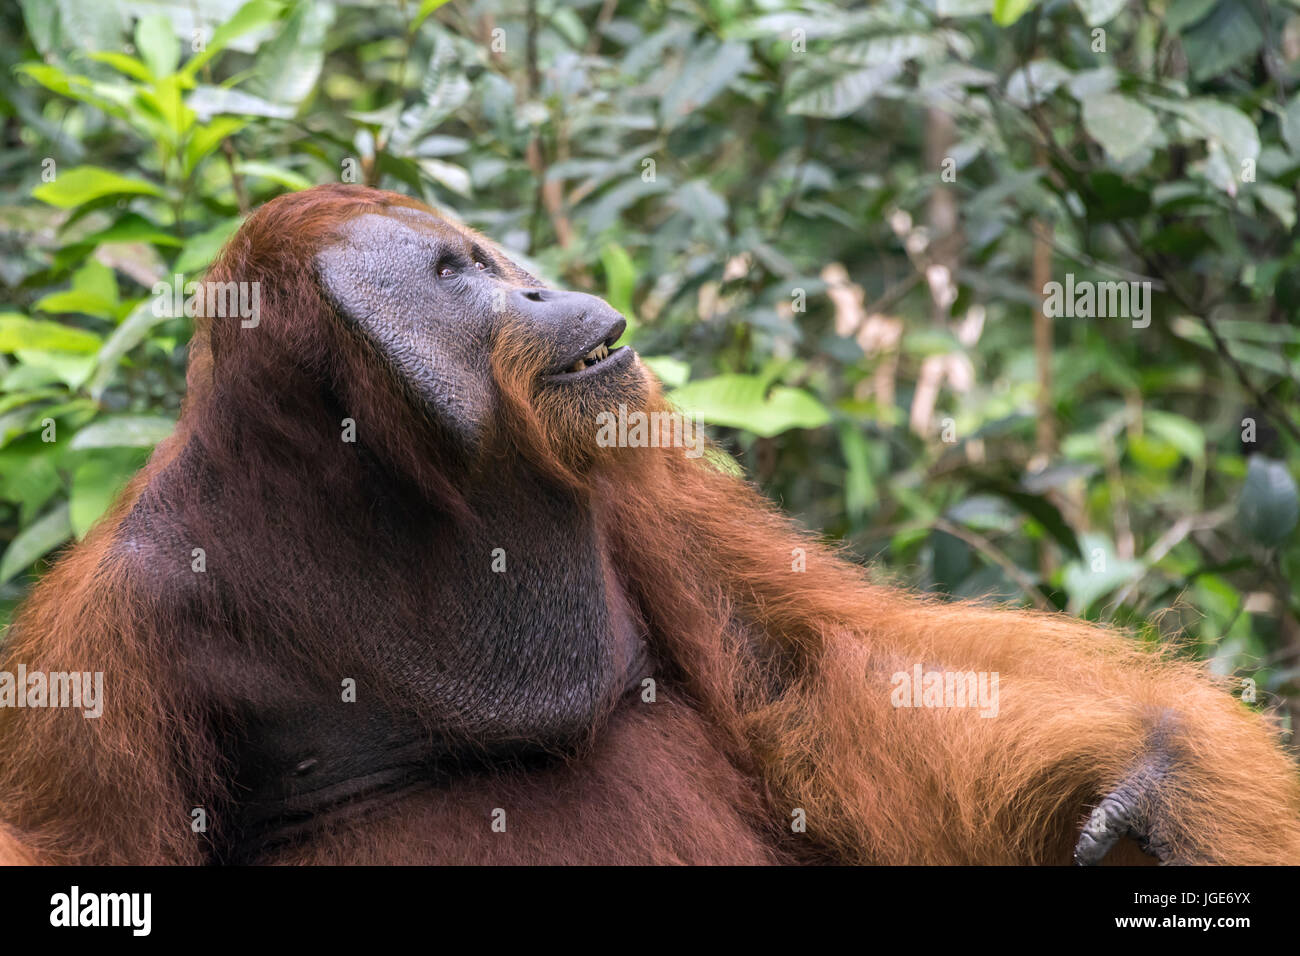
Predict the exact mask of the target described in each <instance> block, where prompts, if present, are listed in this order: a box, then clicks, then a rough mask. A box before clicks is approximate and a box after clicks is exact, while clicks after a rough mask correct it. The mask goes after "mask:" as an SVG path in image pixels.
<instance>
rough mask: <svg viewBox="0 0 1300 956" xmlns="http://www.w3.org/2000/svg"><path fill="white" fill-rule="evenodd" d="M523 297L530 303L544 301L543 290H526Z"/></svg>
mask: <svg viewBox="0 0 1300 956" xmlns="http://www.w3.org/2000/svg"><path fill="white" fill-rule="evenodd" d="M523 295H524V298H525V299H527V300H528V301H529V302H541V301H543V297H542V290H541V289H525V290H524V293H523Z"/></svg>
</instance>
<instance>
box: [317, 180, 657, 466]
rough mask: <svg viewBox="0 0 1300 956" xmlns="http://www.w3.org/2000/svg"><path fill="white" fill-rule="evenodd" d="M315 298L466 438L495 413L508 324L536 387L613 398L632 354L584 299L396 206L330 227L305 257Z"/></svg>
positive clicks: (600, 305)
mask: <svg viewBox="0 0 1300 956" xmlns="http://www.w3.org/2000/svg"><path fill="white" fill-rule="evenodd" d="M315 266H316V270H317V273H318V278H319V281H320V284H321V287H322V289H323V290H324V292H325V295H326V296H327V298H329V300H330V301H331V302H332V303H333V304H334V306H335V308H336V309H337V310H338V311H339V313H340V314H341V315H342V316H343V318H344V319H345V320H346V321H349V322H351V323H353V324H354V325H355V326H356V327H357V329H359V330H360V331H361V332H362V333H363V334H364V335H366V336H367V337H368V338H369V339H370V340H371V341H372V342H373V343H374V344H375V345H376V346H377V347H378V349H379V351H380V352H381V353H382V354H383V355H384V356H386V357H387V359H388V360H389V361H390V362H392V364H393V366H394V368H395V369H396V371H397V372H398V374H399V375H400V376H401V377H402V378H403V379H404V380H405V381H407V382H408V383H409V384H410V385H411V386H412V387H413V388H414V390H415V392H416V394H417V395H419V396H420V397H421V398H422V399H423V400H424V401H425V402H427V403H428V405H429V407H430V409H431V410H432V411H433V412H434V414H435V415H436V416H437V417H438V418H439V419H440V420H441V421H442V422H443V423H444V424H445V425H446V426H447V427H448V428H449V429H450V432H451V434H454V435H458V436H460V437H461V438H462V439H463V440H465V441H466V442H467V443H469V444H471V445H473V444H474V443H476V441H477V439H478V438H479V436H480V435H481V434H482V433H483V430H484V428H485V426H486V425H487V423H488V422H489V420H490V419H491V417H492V416H493V415H494V414H495V412H496V391H495V388H494V385H493V382H492V376H491V350H492V347H493V342H494V339H495V337H496V335H497V334H498V333H499V332H500V331H501V330H502V329H504V328H506V327H507V326H511V327H517V328H519V329H521V330H522V331H523V332H525V333H526V338H527V339H528V341H529V342H530V347H535V348H536V349H537V350H538V355H539V356H540V357H541V359H542V362H541V367H542V369H543V373H542V375H543V379H544V380H543V382H541V383H539V384H540V385H541V386H543V387H545V388H556V389H575V390H578V389H581V390H588V391H596V392H599V393H603V394H604V395H605V396H606V397H613V393H614V392H616V391H617V386H618V384H619V383H620V382H623V383H624V384H629V385H630V384H633V380H632V379H631V378H630V376H629V373H631V371H632V367H633V366H634V364H635V356H634V355H633V353H632V351H631V350H630V349H627V348H619V349H615V348H614V343H615V341H616V340H617V339H618V337H619V336H620V335H622V333H623V329H624V325H625V323H624V320H623V318H622V316H620V315H619V314H618V313H617V312H616V311H614V309H612V308H611V307H610V306H609V305H607V304H606V303H605V302H603V301H602V300H600V299H598V298H596V297H595V296H591V295H585V294H583V293H580V292H561V291H557V290H554V289H547V288H544V287H543V286H542V285H541V283H539V282H538V281H537V280H536V279H535V278H533V277H532V276H531V275H529V274H528V273H527V272H525V271H524V270H522V269H520V268H519V267H518V266H517V265H515V264H514V263H513V262H511V261H510V260H509V259H507V258H506V257H505V256H504V255H502V254H501V252H500V251H499V250H497V249H495V248H493V247H492V246H491V245H490V244H489V243H486V242H484V241H483V240H482V239H480V238H479V237H478V236H476V235H474V234H473V233H469V232H466V231H463V230H461V229H459V228H457V227H456V226H454V225H452V224H451V223H449V222H447V221H446V220H443V219H440V218H439V217H437V216H435V215H433V214H431V213H429V212H426V211H424V210H421V209H415V208H410V207H405V206H390V207H388V208H387V209H385V210H383V211H382V212H372V213H365V214H363V215H360V216H357V217H356V218H354V219H351V220H349V221H348V222H347V223H346V224H345V225H344V226H342V227H341V229H340V232H339V237H338V241H337V242H335V243H334V244H333V245H330V246H328V247H326V248H325V249H323V250H322V251H321V252H320V253H319V254H318V255H317V257H316V261H315Z"/></svg>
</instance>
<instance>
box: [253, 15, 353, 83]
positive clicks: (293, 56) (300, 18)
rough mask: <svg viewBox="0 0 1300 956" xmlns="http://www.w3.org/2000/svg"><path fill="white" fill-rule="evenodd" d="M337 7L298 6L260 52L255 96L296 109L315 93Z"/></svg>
mask: <svg viewBox="0 0 1300 956" xmlns="http://www.w3.org/2000/svg"><path fill="white" fill-rule="evenodd" d="M333 22H334V4H332V3H299V4H297V5H295V6H294V7H293V8H292V10H291V11H290V13H289V16H288V17H287V18H286V19H285V21H284V25H283V26H281V27H280V30H279V32H278V33H276V35H275V36H274V37H272V38H271V39H270V41H268V42H267V43H264V44H263V45H262V48H261V49H260V50H258V52H257V60H256V62H255V64H254V71H255V72H256V79H255V81H254V83H253V92H255V93H257V94H258V95H259V96H264V97H266V98H267V99H268V100H270V101H271V102H273V103H283V104H285V105H288V106H293V107H297V106H298V104H299V103H301V102H302V101H303V100H305V99H306V98H307V96H308V94H309V93H311V92H312V91H313V90H315V89H316V81H317V80H318V79H319V78H320V72H321V66H322V65H323V64H324V62H325V38H326V33H327V31H328V30H329V27H330V24H332V23H333Z"/></svg>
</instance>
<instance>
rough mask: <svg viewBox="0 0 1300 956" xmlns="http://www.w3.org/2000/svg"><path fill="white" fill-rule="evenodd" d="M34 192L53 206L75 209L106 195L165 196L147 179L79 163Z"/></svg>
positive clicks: (33, 192)
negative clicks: (134, 177)
mask: <svg viewBox="0 0 1300 956" xmlns="http://www.w3.org/2000/svg"><path fill="white" fill-rule="evenodd" d="M32 195H33V196H34V197H36V198H37V199H39V200H41V201H42V202H47V203H49V204H50V205H51V206H58V207H59V208H60V209H71V208H73V207H74V206H80V205H82V204H83V203H88V202H90V201H91V200H92V199H100V198H101V197H103V196H113V195H134V196H161V195H163V191H162V189H161V188H160V187H158V186H155V185H154V184H153V183H151V182H147V181H146V180H143V179H133V178H131V177H128V176H121V175H118V174H117V173H115V172H112V171H111V170H107V169H102V168H100V167H99V166H78V167H76V168H75V169H69V170H68V171H67V172H65V173H60V174H59V176H58V178H57V179H55V180H54V182H52V183H45V184H44V185H41V186H37V187H36V188H35V189H33V190H32Z"/></svg>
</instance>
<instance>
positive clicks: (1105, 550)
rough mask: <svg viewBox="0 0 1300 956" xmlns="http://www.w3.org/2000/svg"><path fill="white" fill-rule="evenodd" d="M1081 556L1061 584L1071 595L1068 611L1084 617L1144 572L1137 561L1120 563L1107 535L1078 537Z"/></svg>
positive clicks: (1072, 563) (1071, 565)
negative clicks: (1097, 603) (1094, 606)
mask: <svg viewBox="0 0 1300 956" xmlns="http://www.w3.org/2000/svg"><path fill="white" fill-rule="evenodd" d="M1079 545H1080V547H1081V548H1082V552H1083V553H1082V556H1081V558H1080V559H1079V560H1077V561H1071V562H1070V563H1069V564H1067V565H1066V566H1065V570H1064V573H1063V574H1062V584H1063V586H1064V587H1065V590H1066V591H1067V592H1068V593H1069V595H1070V602H1069V606H1068V610H1069V612H1070V613H1071V614H1074V615H1076V616H1077V615H1081V614H1083V613H1084V612H1085V611H1086V610H1088V608H1090V607H1092V605H1093V604H1095V603H1096V602H1097V601H1098V600H1100V599H1101V598H1103V597H1105V596H1106V595H1107V594H1109V593H1110V592H1112V591H1114V590H1115V589H1116V588H1118V587H1119V586H1120V585H1122V584H1126V583H1127V582H1128V581H1130V580H1132V579H1133V577H1135V576H1136V575H1137V574H1139V573H1140V572H1141V570H1142V565H1141V564H1140V563H1139V562H1137V561H1131V560H1121V559H1120V558H1119V557H1117V556H1116V554H1115V548H1114V546H1113V545H1112V544H1111V542H1110V539H1109V538H1107V537H1106V536H1105V535H1101V534H1095V533H1090V532H1084V533H1083V534H1081V535H1079Z"/></svg>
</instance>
